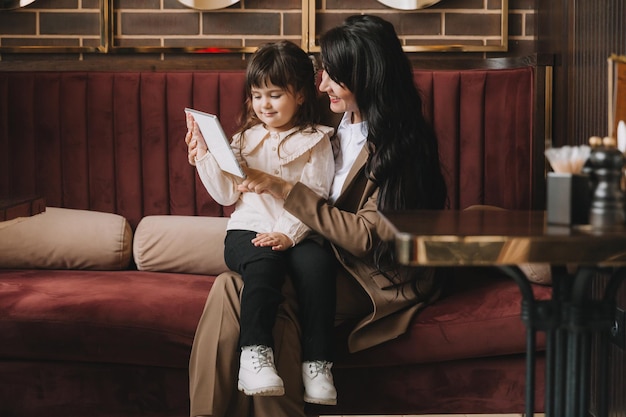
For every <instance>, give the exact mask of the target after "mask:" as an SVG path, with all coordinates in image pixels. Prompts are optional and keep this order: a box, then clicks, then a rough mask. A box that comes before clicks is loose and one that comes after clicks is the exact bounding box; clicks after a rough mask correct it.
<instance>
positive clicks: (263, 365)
mask: <svg viewBox="0 0 626 417" xmlns="http://www.w3.org/2000/svg"><path fill="white" fill-rule="evenodd" d="M237 389H239V391H243V393H244V394H246V395H263V396H279V395H284V394H285V387H284V385H283V380H282V379H281V377H279V376H278V374H277V373H276V367H275V366H274V352H273V351H272V348H270V347H267V346H261V345H254V346H244V347H243V348H242V349H241V356H240V358H239V382H238V383H237Z"/></svg>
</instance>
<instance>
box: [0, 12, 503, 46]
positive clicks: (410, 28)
mask: <svg viewBox="0 0 626 417" xmlns="http://www.w3.org/2000/svg"><path fill="white" fill-rule="evenodd" d="M33 1H34V0H0V6H2V5H3V3H2V2H4V5H9V4H8V3H7V2H9V3H11V5H12V6H15V7H20V6H21V5H22V4H23V5H26V4H30V3H32V2H33ZM178 2H179V3H180V5H181V6H179V8H180V7H183V8H185V7H186V8H191V9H194V10H195V11H196V12H197V13H200V15H199V18H200V19H202V18H203V17H207V14H210V13H216V12H217V13H221V12H222V10H219V9H224V8H227V9H228V10H227V11H225V12H224V13H226V14H225V15H227V14H228V13H231V16H232V13H239V12H241V11H244V12H245V11H246V10H245V9H244V10H241V11H240V10H238V9H233V7H234V5H236V4H237V3H239V0H178ZM92 4H94V3H92ZM489 4H490V6H484V8H482V9H481V8H476V7H474V8H471V7H472V5H468V9H446V8H445V7H446V0H376V1H365V2H364V3H363V7H364V8H362V9H350V8H347V6H346V5H344V4H342V3H340V2H335V3H331V2H323V3H321V4H320V5H319V7H320V8H319V9H316V1H315V0H301V9H298V2H297V1H296V2H295V4H293V3H292V4H291V5H292V6H291V7H292V8H291V9H289V10H285V12H284V13H282V12H281V14H285V15H289V19H290V22H291V32H290V33H289V36H288V37H287V38H289V39H291V40H293V41H295V42H300V43H301V46H302V48H303V49H304V50H305V51H307V52H311V53H314V52H319V45H318V38H319V34H318V33H317V31H319V32H320V33H321V32H323V31H325V30H327V29H328V28H329V27H332V26H334V25H336V24H338V23H339V21H340V19H342V16H343V17H345V16H347V15H349V14H356V13H373V14H378V15H380V16H382V17H384V18H387V19H389V20H390V21H391V22H392V23H393V24H394V26H396V30H397V31H398V35H399V37H400V38H401V41H402V42H403V48H404V50H405V51H406V52H498V51H500V52H506V51H507V50H508V17H509V10H508V0H500V1H499V2H495V3H492V2H490V3H489ZM491 4H495V5H496V6H493V5H491ZM333 5H334V6H333ZM294 6H295V8H293V7H294ZM30 7H36V6H32V5H31V6H30ZM98 7H99V21H98V23H97V24H98V25H99V28H98V31H99V40H96V39H95V37H96V33H95V30H93V29H94V28H92V29H91V34H90V36H89V37H85V38H89V39H88V42H87V41H81V42H80V44H81V45H83V43H84V44H85V45H83V46H61V45H41V44H38V45H18V44H16V43H15V42H13V44H10V43H9V42H3V43H2V44H0V54H7V53H15V54H20V53H87V54H90V53H94V54H149V53H151V54H202V53H204V54H211V53H212V54H245V53H253V52H254V51H255V50H256V48H257V45H258V43H259V42H260V39H261V38H263V36H257V37H256V39H255V38H254V37H252V38H250V40H248V39H244V38H245V36H244V35H242V38H241V40H240V41H239V42H237V41H236V39H230V38H235V37H236V36H233V35H237V33H238V32H237V33H234V34H228V36H226V38H229V39H230V43H229V44H228V42H227V45H226V46H225V45H223V44H222V45H220V44H219V42H218V41H216V40H215V39H209V38H211V37H212V38H215V37H216V36H215V35H214V34H209V35H208V36H205V35H203V33H202V32H201V33H200V36H198V35H196V36H195V39H193V42H188V43H185V41H186V39H178V42H177V43H178V44H179V45H181V46H176V42H169V46H163V45H167V42H165V41H162V42H161V43H160V44H159V43H158V42H157V43H155V42H149V41H150V40H144V41H145V43H143V42H142V38H141V37H132V36H130V37H128V36H126V35H123V36H122V35H119V34H116V30H120V29H119V28H118V27H116V24H117V25H121V24H122V23H121V21H122V17H121V16H120V14H119V13H118V14H116V10H114V0H99V3H98ZM456 7H458V5H457V6H456ZM7 9H8V7H7ZM7 9H5V10H7ZM2 10H3V9H1V8H0V13H16V14H17V13H22V11H12V10H10V11H2ZM23 10H24V13H28V8H26V9H23ZM93 11H94V10H92V11H91V13H93ZM170 11H171V10H170ZM132 12H133V11H132V10H131V14H132ZM157 12H159V10H157ZM31 13H32V11H31ZM165 13H166V15H167V11H166V12H165ZM465 13H467V14H465ZM183 14H184V13H183ZM22 16H23V15H22ZM154 16H158V14H157V13H155V14H154ZM464 16H470V17H473V18H480V19H482V18H484V19H485V20H488V21H489V22H490V32H489V34H483V33H481V32H480V29H481V28H480V20H475V21H474V22H475V23H471V24H467V23H466V24H465V27H464V28H462V29H464V30H465V32H463V31H462V30H458V29H459V27H458V26H463V23H464V20H467V19H465V18H464ZM1 17H5V19H6V16H0V18H1ZM20 17H21V16H20ZM209 17H210V15H209ZM300 19H301V34H299V33H297V32H294V31H293V28H295V27H296V25H298V24H299V23H300ZM424 21H428V22H429V24H430V30H431V32H430V33H429V34H423V33H420V30H421V29H422V27H421V22H424ZM458 22H461V24H458ZM455 23H457V24H455ZM284 24H285V23H284V22H281V23H280V25H284ZM446 25H447V26H446ZM498 26H499V27H498ZM131 27H132V26H131ZM170 30H172V29H171V28H170ZM283 30H284V28H283V27H282V26H281V28H280V30H279V31H278V32H277V33H274V34H272V35H271V36H268V37H267V38H268V39H269V40H272V39H274V38H279V37H281V36H282V33H283ZM1 34H2V32H1V31H0V40H3V38H2V36H1ZM176 35H178V32H177V33H176ZM179 38H182V37H180V36H179ZM30 39H36V36H33V35H32V34H31V35H30ZM164 39H165V38H164ZM205 42H206V44H205ZM255 42H256V44H255ZM40 43H41V42H40ZM236 43H240V44H241V45H242V46H237V45H236ZM187 44H189V45H193V46H186V45H187Z"/></svg>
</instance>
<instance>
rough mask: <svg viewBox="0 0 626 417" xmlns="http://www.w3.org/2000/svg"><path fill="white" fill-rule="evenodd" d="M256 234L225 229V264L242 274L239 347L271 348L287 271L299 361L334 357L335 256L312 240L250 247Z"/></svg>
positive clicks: (328, 359)
mask: <svg viewBox="0 0 626 417" xmlns="http://www.w3.org/2000/svg"><path fill="white" fill-rule="evenodd" d="M255 236H256V232H251V231H247V230H229V231H228V232H227V234H226V240H225V246H226V247H225V251H224V258H225V261H226V265H227V266H228V268H230V269H231V270H233V271H236V272H238V273H239V274H241V276H242V278H243V282H244V288H243V292H242V295H241V320H240V321H241V333H240V337H239V346H240V347H241V346H250V345H265V346H270V347H273V345H274V343H273V339H272V329H273V327H274V322H275V321H276V313H277V311H278V306H279V305H280V303H281V302H282V301H283V296H282V293H281V288H282V285H283V283H284V280H285V277H286V276H287V275H288V276H289V277H290V279H291V280H292V282H293V285H294V288H295V290H296V294H297V296H298V308H299V317H300V324H301V326H302V358H303V361H311V360H327V361H332V351H333V326H334V320H335V297H336V295H335V292H336V286H335V275H336V260H335V257H334V256H333V254H332V253H331V252H330V250H329V249H326V248H324V247H322V246H321V245H320V244H318V243H317V242H315V241H313V240H309V239H307V240H304V241H302V242H300V243H299V244H298V245H296V246H294V247H293V248H290V249H288V250H286V251H274V250H272V248H271V247H257V246H254V245H253V244H252V243H251V240H252V239H253V238H254V237H255Z"/></svg>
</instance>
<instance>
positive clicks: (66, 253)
mask: <svg viewBox="0 0 626 417" xmlns="http://www.w3.org/2000/svg"><path fill="white" fill-rule="evenodd" d="M131 251H132V230H131V227H130V224H129V223H128V221H127V220H126V219H125V218H124V217H122V216H119V215H117V214H111V213H103V212H96V211H89V210H74V209H65V208H57V207H48V208H46V211H45V212H43V213H41V214H37V215H35V216H32V217H23V218H19V219H17V220H15V221H12V222H11V223H10V224H7V225H6V227H0V268H20V269H29V268H37V269H39V268H40V269H92V270H118V269H126V268H128V265H129V263H130V259H131V253H132V252H131Z"/></svg>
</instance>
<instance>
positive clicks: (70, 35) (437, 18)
mask: <svg viewBox="0 0 626 417" xmlns="http://www.w3.org/2000/svg"><path fill="white" fill-rule="evenodd" d="M100 1H108V2H110V3H112V4H113V9H112V10H113V14H112V15H113V21H114V23H113V24H112V25H111V28H112V29H111V32H112V33H111V35H108V40H109V43H110V44H111V46H113V49H115V48H119V49H124V48H126V49H127V51H126V52H127V53H131V54H138V55H140V54H141V53H142V52H146V51H141V48H142V47H146V49H150V48H155V47H156V48H181V47H191V48H199V47H206V46H215V47H227V48H239V47H250V46H252V47H254V46H257V45H258V44H260V43H263V42H266V41H269V40H275V39H290V40H292V41H294V42H296V43H298V44H302V31H303V27H302V17H303V1H302V0H241V1H240V2H239V3H236V4H235V5H233V6H231V7H229V8H226V9H221V10H214V11H205V12H201V11H198V10H195V9H191V8H188V7H186V6H184V5H182V4H181V3H179V2H178V1H177V0H37V1H35V2H34V3H33V4H31V5H30V6H27V7H25V8H22V9H19V10H11V11H0V48H2V49H0V52H2V51H4V53H2V54H0V60H4V61H8V60H15V59H21V58H24V55H25V52H28V53H30V52H32V51H28V49H29V48H33V47H35V48H36V47H45V48H50V47H74V48H78V49H81V48H98V47H99V46H101V45H102V44H104V43H106V42H105V39H106V38H107V37H106V36H105V35H103V32H102V27H101V26H102V24H101V20H103V19H101V16H100V9H101V4H100ZM502 1H506V0H441V1H440V3H438V4H436V5H434V6H432V7H429V8H426V9H422V10H419V11H400V10H396V9H391V8H389V7H387V6H385V5H383V4H381V3H379V2H378V1H376V0H317V1H316V13H315V21H316V24H315V32H316V34H317V35H319V34H320V33H322V32H323V31H325V30H326V29H328V28H330V27H332V26H335V25H336V24H338V23H339V22H340V21H341V20H343V18H345V17H346V16H348V15H351V14H356V13H361V12H364V13H375V14H379V15H381V16H383V17H385V18H387V19H388V20H390V21H391V22H393V23H394V25H395V27H396V29H397V31H398V33H399V35H400V37H401V38H402V40H403V42H404V43H405V45H407V46H420V45H433V44H436V45H450V44H463V45H469V46H478V47H481V46H494V45H498V44H500V43H501V42H502V36H501V31H500V23H501V15H502V13H501V12H502V9H503V5H502V3H501V2H502ZM508 1H509V3H508V12H509V13H508V51H507V52H502V53H499V54H497V55H498V56H521V55H527V54H532V53H534V52H535V51H536V50H535V30H534V24H535V15H536V9H535V5H534V3H535V2H534V0H508ZM132 48H134V49H132ZM129 51H130V52H129ZM91 52H96V51H91ZM100 52H102V50H100ZM109 52H111V51H109ZM84 55H87V54H84ZM78 59H83V54H79V55H78ZM161 59H167V54H161Z"/></svg>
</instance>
